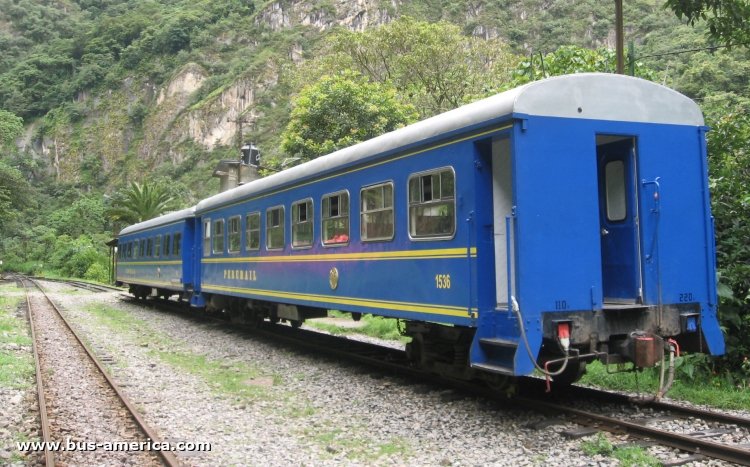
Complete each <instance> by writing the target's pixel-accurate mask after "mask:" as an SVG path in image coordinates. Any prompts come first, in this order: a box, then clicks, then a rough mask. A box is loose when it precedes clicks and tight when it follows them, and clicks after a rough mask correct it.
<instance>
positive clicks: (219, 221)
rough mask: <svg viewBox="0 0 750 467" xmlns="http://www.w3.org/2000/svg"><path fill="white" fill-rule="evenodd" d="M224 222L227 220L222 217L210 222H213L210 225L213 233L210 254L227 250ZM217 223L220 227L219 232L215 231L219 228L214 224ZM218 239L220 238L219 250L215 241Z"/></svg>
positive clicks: (222, 252)
mask: <svg viewBox="0 0 750 467" xmlns="http://www.w3.org/2000/svg"><path fill="white" fill-rule="evenodd" d="M226 223H227V221H226V219H224V218H223V217H221V218H219V219H214V221H213V222H212V224H213V225H212V227H213V235H212V238H211V254H212V255H223V254H225V253H226V251H227V240H226V237H227V236H226ZM218 225H221V229H220V230H221V233H220V234H218V233H217V230H219V229H217V228H216V226H218ZM219 240H221V250H219V249H218V248H216V246H217V245H216V243H217V242H218V241H219Z"/></svg>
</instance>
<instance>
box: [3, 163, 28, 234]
mask: <svg viewBox="0 0 750 467" xmlns="http://www.w3.org/2000/svg"><path fill="white" fill-rule="evenodd" d="M28 191H29V186H28V183H27V182H26V179H25V178H24V177H23V174H22V173H21V172H20V171H18V169H16V168H15V167H11V166H10V165H8V164H6V163H5V161H3V160H0V234H5V233H6V232H5V231H6V230H7V228H8V225H9V224H10V221H13V220H15V219H17V218H18V216H19V215H20V211H21V209H22V208H23V206H24V205H25V204H26V202H27V196H26V195H27V194H28Z"/></svg>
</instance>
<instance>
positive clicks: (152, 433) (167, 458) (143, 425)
mask: <svg viewBox="0 0 750 467" xmlns="http://www.w3.org/2000/svg"><path fill="white" fill-rule="evenodd" d="M29 281H31V282H32V283H33V284H34V285H35V286H36V287H37V288H38V289H39V291H40V292H41V293H42V295H43V296H44V298H46V299H47V302H48V303H49V304H50V305H52V308H53V309H54V310H55V311H56V312H57V314H58V316H59V317H60V318H61V319H62V321H63V323H65V326H66V327H67V328H68V330H70V332H71V334H73V337H75V339H76V341H78V343H79V344H80V345H81V347H82V348H83V350H84V351H85V352H86V354H87V355H88V357H89V359H90V360H91V361H92V362H93V363H94V366H96V368H97V369H98V370H99V372H100V373H101V374H102V376H104V379H105V380H106V381H107V384H108V385H109V387H110V388H112V390H113V391H114V392H115V394H116V395H117V397H118V398H119V399H120V400H121V401H122V403H123V405H124V406H125V408H126V409H127V410H128V413H129V414H130V416H131V418H132V419H133V421H135V423H136V424H137V425H138V427H139V428H140V429H141V430H142V431H143V433H144V434H145V435H146V436H147V437H148V438H149V439H150V441H151V442H153V443H159V444H160V445H163V443H162V441H161V437H160V436H159V434H158V433H157V432H156V430H155V429H154V428H152V427H151V426H150V425H149V424H148V423H147V422H146V420H145V419H144V418H143V417H142V416H141V414H140V413H139V412H138V409H136V407H135V405H133V403H132V402H131V401H130V399H129V398H128V397H127V396H126V395H125V394H124V393H123V392H122V390H121V389H120V388H119V386H118V385H117V383H115V381H114V380H113V379H112V378H111V377H110V376H109V374H108V373H107V371H106V370H105V369H104V366H103V365H102V364H101V363H100V362H99V359H98V358H96V355H94V353H93V352H92V351H91V349H89V347H88V346H87V345H86V344H85V343H84V342H83V340H82V339H81V338H80V336H79V335H78V333H77V332H75V330H73V327H72V326H71V325H70V323H69V322H68V320H67V319H66V318H65V316H64V315H63V313H62V312H61V311H60V309H59V308H58V307H57V305H55V303H54V302H53V301H52V299H50V298H49V296H48V295H47V293H46V292H45V291H44V289H42V287H41V286H40V285H39V283H38V282H36V281H35V280H34V279H30V278H29ZM156 453H157V454H158V455H159V457H160V458H161V459H162V461H163V462H164V464H166V465H167V466H168V467H179V466H181V465H182V463H181V462H180V461H179V460H178V459H177V457H176V456H175V455H174V453H172V452H171V451H164V450H157V451H156Z"/></svg>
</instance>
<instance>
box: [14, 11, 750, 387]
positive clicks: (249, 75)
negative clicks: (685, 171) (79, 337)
mask: <svg viewBox="0 0 750 467" xmlns="http://www.w3.org/2000/svg"><path fill="white" fill-rule="evenodd" d="M746 3H747V2H745V1H744V0H716V1H714V0H712V1H706V2H701V1H696V2H678V1H671V0H670V1H668V2H667V4H668V5H669V6H671V7H672V8H673V9H674V10H675V12H676V13H677V14H678V15H680V16H682V17H683V20H684V21H687V22H689V23H692V25H685V24H682V23H681V21H680V20H678V19H677V16H675V12H672V11H668V10H665V9H664V8H663V7H662V6H661V5H660V2H656V3H654V2H652V1H650V0H633V1H628V2H625V18H626V32H627V39H628V40H631V41H632V42H633V46H632V51H631V59H632V58H635V60H634V61H633V62H634V63H633V69H634V71H635V74H636V75H638V76H641V77H644V78H646V79H651V80H654V81H657V82H660V83H664V84H666V85H669V86H671V87H674V88H676V89H677V90H679V91H681V92H683V93H685V94H687V95H689V96H690V97H692V98H694V99H696V100H697V101H698V102H699V103H700V104H701V105H702V106H703V109H704V112H705V114H706V118H707V123H708V124H709V125H710V126H711V127H712V128H713V130H712V131H711V132H709V154H710V175H711V185H712V190H713V209H714V214H715V216H716V235H717V251H718V254H719V270H720V278H719V279H720V283H721V287H720V290H721V296H722V306H721V318H722V324H723V326H724V327H725V329H726V330H727V333H728V334H727V335H728V344H729V351H730V352H729V354H728V356H727V358H726V359H724V360H723V362H724V363H722V365H721V366H719V367H715V368H712V367H710V366H708V365H705V364H703V365H698V368H699V369H701V368H702V369H704V370H705V371H706V372H708V371H711V370H713V371H719V372H722V374H725V375H726V376H727V378H728V379H736V380H737V381H736V382H737V384H740V382H741V381H742V380H743V379H744V381H745V384H746V383H747V380H748V378H750V364H748V363H745V364H743V363H742V362H743V361H745V362H747V356H748V355H750V344H748V342H747V341H746V340H745V339H743V336H745V335H748V333H749V332H750V305H748V303H749V302H750V266H749V265H750V247H749V246H748V243H747V240H746V239H747V238H750V227H748V221H747V219H748V216H750V188H748V187H750V183H748V179H749V178H750V155H749V154H748V147H749V146H748V145H749V143H750V118H748V117H747V115H748V111H749V110H750V60H748V59H749V58H750V54H749V53H748V48H747V47H746V46H744V45H743V44H746V43H747V42H748V30H747V28H748V24H750V21H747V16H748V14H747V11H746ZM733 5H734V7H733ZM337 8H339V10H337ZM346 8H347V6H346V5H344V6H342V4H341V3H340V2H337V3H336V4H335V5H334V3H333V2H329V1H323V2H311V3H310V4H305V3H303V2H293V1H290V0H285V1H279V2H273V1H262V0H214V1H211V0H190V1H188V0H168V1H166V0H165V1H155V0H146V1H140V0H106V1H97V2H94V1H90V0H60V1H56V2H49V1H42V0H0V51H1V52H2V53H0V149H1V153H0V259H1V260H2V261H3V267H5V268H14V269H20V270H25V271H29V272H31V271H37V272H38V271H46V272H55V273H59V274H67V275H76V276H82V277H88V278H92V279H99V280H103V279H106V277H107V264H108V263H107V256H106V249H105V248H104V247H103V244H104V242H105V241H106V240H108V239H109V238H111V237H112V235H113V234H114V233H115V232H117V231H118V230H119V228H120V227H122V225H123V224H124V223H127V222H129V221H132V220H134V219H138V218H142V217H140V216H141V214H139V213H138V212H125V211H123V210H121V209H117V205H118V204H122V202H123V201H124V200H130V201H126V202H127V203H130V204H131V205H133V207H134V208H135V211H138V209H140V208H142V209H143V210H145V209H146V208H147V207H148V206H150V208H149V209H154V208H155V210H152V211H151V212H152V213H153V212H158V211H159V210H160V209H167V208H174V207H177V206H186V205H189V204H190V203H194V202H195V201H196V200H197V199H200V198H201V197H204V196H206V195H208V194H210V193H211V192H213V191H214V190H215V188H214V186H215V184H214V183H208V181H209V180H210V178H209V175H210V173H211V170H212V169H213V165H214V164H215V162H217V161H218V160H221V159H226V158H230V157H232V158H233V157H236V154H235V153H236V148H233V146H234V145H233V144H227V143H220V144H216V145H213V146H211V148H210V149H209V148H208V147H206V146H205V145H202V144H199V143H198V142H196V139H195V138H194V137H189V136H187V133H188V125H187V124H185V123H184V119H185V118H187V117H186V115H189V114H191V113H196V115H199V116H200V117H201V118H202V119H204V120H210V119H214V120H217V121H218V120H221V121H226V119H227V117H226V116H224V115H223V114H221V113H219V112H218V111H217V110H215V109H216V108H219V107H221V106H222V105H223V104H221V100H222V99H223V98H225V97H226V95H228V93H229V94H231V93H230V91H231V90H232V89H235V87H236V86H237V83H242V82H249V83H251V85H250V88H251V89H252V91H253V92H252V94H253V96H252V98H253V99H252V105H251V106H250V107H248V108H247V109H244V110H242V112H241V114H240V115H238V117H240V118H244V119H246V121H249V122H251V123H250V124H248V125H247V126H246V127H245V132H244V134H243V135H242V136H244V137H245V138H248V139H252V140H254V141H255V142H256V143H257V144H259V145H260V147H261V149H262V150H263V152H264V161H266V162H265V163H268V164H269V165H271V166H274V165H275V166H279V165H281V161H284V160H288V159H295V158H297V157H300V158H302V159H304V158H308V157H313V156H314V155H316V154H320V153H321V152H326V151H329V150H331V149H334V148H337V147H341V145H346V144H350V143H353V142H355V141H357V140H361V139H363V138H367V137H370V136H372V135H373V134H377V133H380V132H382V131H387V130H389V129H391V128H394V127H395V126H397V125H401V124H405V123H408V122H411V121H413V120H414V119H419V118H425V117H428V116H431V115H434V114H436V113H439V112H441V111H444V110H447V109H450V108H453V107H455V106H457V105H460V104H463V103H465V102H469V101H472V100H474V99H477V98H479V97H482V96H485V95H489V94H492V93H495V92H498V91H500V90H503V89H507V88H510V87H513V86H515V85H518V84H522V83H524V82H527V81H530V80H533V79H538V78H540V77H543V76H550V75H554V74H560V73H568V72H577V71H612V70H613V69H614V55H613V53H612V51H611V50H610V49H608V48H607V46H611V45H612V34H613V14H614V13H613V7H612V5H611V4H610V3H608V2H599V1H597V0H583V1H580V2H562V1H555V2H547V1H544V0H524V1H517V0H513V1H511V0H484V1H479V2H469V1H465V0H442V1H438V2H432V1H431V2H426V1H413V2H405V4H403V5H399V6H398V8H396V7H394V6H393V5H392V4H391V3H390V2H383V3H382V4H381V5H376V6H373V7H371V10H370V11H369V12H368V13H369V18H380V20H378V21H382V22H388V23H389V25H388V26H387V27H380V28H375V27H372V28H369V29H366V30H364V32H353V30H355V29H357V21H359V20H358V19H357V18H360V16H361V15H360V16H358V12H359V10H357V9H354V8H353V7H352V10H347V11H344V10H346ZM743 8H745V9H743ZM352 18H354V19H352ZM396 18H400V19H398V20H394V19H396ZM303 19H304V21H303ZM417 19H419V21H418V20H417ZM704 20H705V21H704ZM336 25H344V26H346V27H343V28H337V27H335V26H336ZM728 45H731V46H732V47H727V46H728ZM185 70H190V71H191V72H194V73H195V75H196V76H199V77H200V80H199V83H198V85H197V89H195V90H193V91H191V93H190V95H189V99H188V100H187V102H185V103H184V105H183V106H182V107H179V108H177V109H176V110H174V111H173V112H172V113H169V112H167V113H166V114H165V111H164V109H163V108H162V107H163V106H164V105H163V104H162V105H161V107H160V103H161V102H162V101H161V99H162V98H163V95H164V93H165V89H166V88H167V87H168V86H169V85H170V84H171V83H172V82H173V80H174V79H175V77H176V76H178V75H179V74H180V73H182V72H185ZM339 72H340V73H339ZM353 84H356V85H353ZM364 90H367V92H364ZM290 96H292V99H290ZM294 96H299V98H297V99H296V100H295V99H294ZM311 97H312V100H311ZM313 101H322V102H325V103H326V105H327V106H328V107H325V106H323V107H320V106H318V107H315V106H312V105H311V103H312V102H313ZM364 108H367V109H369V112H362V109H364ZM293 109H294V110H293ZM331 110H335V111H336V112H339V114H340V115H339V118H338V121H339V122H346V123H349V124H353V125H352V126H350V127H348V128H347V129H346V131H345V132H341V131H340V130H341V127H340V126H337V127H336V128H331V129H330V131H331V132H333V133H334V135H333V136H334V137H331V136H330V135H329V136H327V135H326V134H322V132H317V133H318V134H315V133H316V132H310V131H309V130H310V125H309V124H307V126H306V124H305V121H304V119H305V118H307V119H309V120H308V123H309V122H315V121H317V120H316V119H320V118H323V116H325V115H330V113H328V114H326V112H330V111H331ZM165 115H166V116H165ZM343 115H358V116H359V117H361V119H359V120H357V119H353V118H347V117H342V116H343ZM180 119H183V120H180ZM162 120H167V121H166V123H164V122H162ZM326 120H327V121H330V119H329V118H326ZM160 125H162V126H163V127H161V129H160V130H159V131H160V132H157V131H156V130H154V128H156V127H160ZM316 127H317V125H316ZM366 130H367V131H366ZM190 131H192V129H191V130H190ZM336 131H339V133H338V135H336V134H335V133H336ZM308 151H309V152H308ZM135 182H137V184H136V183H135ZM144 192H146V194H144ZM159 197H161V203H160V202H159V199H157V198H159ZM115 200H117V202H115ZM138 206H140V208H137V207H138ZM696 358H698V357H696ZM743 359H744V360H743ZM695 363H696V364H698V363H700V362H697V361H696V362H695Z"/></svg>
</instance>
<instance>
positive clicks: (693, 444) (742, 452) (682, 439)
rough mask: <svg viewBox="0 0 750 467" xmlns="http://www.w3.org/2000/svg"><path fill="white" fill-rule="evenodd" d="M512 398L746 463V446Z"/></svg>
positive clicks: (748, 456)
mask: <svg viewBox="0 0 750 467" xmlns="http://www.w3.org/2000/svg"><path fill="white" fill-rule="evenodd" d="M514 401H516V402H518V403H521V404H523V405H524V406H525V407H528V408H531V409H535V410H540V409H541V410H548V411H552V412H558V413H564V414H567V415H571V416H573V417H575V418H577V419H579V420H581V422H584V421H585V420H591V421H593V422H596V423H598V425H597V426H598V427H600V428H602V429H605V430H607V431H612V432H619V431H621V430H620V429H624V430H625V431H627V432H628V433H631V434H634V435H636V436H639V437H645V438H651V439H654V440H657V441H659V442H660V443H662V444H664V445H666V446H671V447H674V448H678V449H681V450H683V451H689V452H694V453H696V454H702V455H704V456H707V457H713V458H715V459H721V460H725V461H728V462H734V463H736V464H739V465H750V450H748V449H743V448H739V447H736V446H731V445H728V444H721V443H715V442H713V441H708V440H705V439H701V438H695V437H692V436H689V435H682V434H678V433H671V432H669V431H664V430H659V429H657V428H650V427H648V426H644V425H641V424H638V423H635V422H629V421H627V420H621V419H618V418H614V417H608V416H606V415H599V414H595V413H591V412H587V411H585V410H580V409H575V408H572V407H569V406H567V405H560V404H555V403H552V402H547V401H542V400H539V399H529V398H525V397H516V398H515V399H514Z"/></svg>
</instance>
